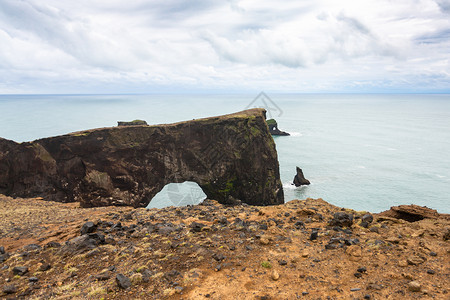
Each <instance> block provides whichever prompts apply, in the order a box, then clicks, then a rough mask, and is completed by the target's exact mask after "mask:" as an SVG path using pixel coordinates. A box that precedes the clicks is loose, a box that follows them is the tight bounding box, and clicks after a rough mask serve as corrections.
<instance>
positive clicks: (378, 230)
mask: <svg viewBox="0 0 450 300" xmlns="http://www.w3.org/2000/svg"><path fill="white" fill-rule="evenodd" d="M369 230H370V232H375V233H380V229H379V228H378V227H377V226H373V227H370V229H369Z"/></svg>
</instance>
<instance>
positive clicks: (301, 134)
mask: <svg viewBox="0 0 450 300" xmlns="http://www.w3.org/2000/svg"><path fill="white" fill-rule="evenodd" d="M289 134H290V135H291V136H303V133H300V132H289Z"/></svg>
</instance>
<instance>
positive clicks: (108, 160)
mask: <svg viewBox="0 0 450 300" xmlns="http://www.w3.org/2000/svg"><path fill="white" fill-rule="evenodd" d="M184 181H194V182H196V183H197V184H198V185H199V186H200V187H201V188H202V190H203V191H204V193H205V194H206V195H207V197H208V198H210V199H216V200H218V201H219V202H221V203H226V202H227V201H228V199H229V197H230V196H232V197H233V198H235V199H239V200H241V201H242V202H244V203H248V204H252V205H272V204H281V203H283V202H284V199H283V198H284V197H283V189H282V185H281V181H280V174H279V165H278V160H277V153H276V149H275V143H274V141H273V139H272V137H271V136H270V133H269V131H268V126H267V124H266V122H265V110H264V109H250V110H246V111H242V112H239V113H235V114H230V115H224V116H219V117H211V118H205V119H198V120H192V121H186V122H180V123H175V124H167V125H156V126H120V127H112V128H101V129H93V130H88V131H83V132H76V133H72V134H67V135H63V136H57V137H52V138H45V139H40V140H36V141H33V142H27V143H20V144H19V143H16V142H14V141H10V140H5V139H1V138H0V193H2V194H5V195H9V196H14V197H36V196H42V197H45V198H46V199H48V200H55V201H62V202H72V201H79V202H80V203H81V205H83V206H85V207H91V206H107V205H131V206H134V207H145V206H147V205H148V203H149V202H150V201H151V199H152V198H153V197H154V196H155V195H156V194H157V193H158V192H159V191H160V190H161V189H162V188H163V187H164V186H165V185H166V184H168V183H180V182H184Z"/></svg>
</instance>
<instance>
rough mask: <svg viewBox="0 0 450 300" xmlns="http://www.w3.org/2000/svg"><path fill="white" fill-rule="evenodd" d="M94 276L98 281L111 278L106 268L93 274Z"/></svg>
mask: <svg viewBox="0 0 450 300" xmlns="http://www.w3.org/2000/svg"><path fill="white" fill-rule="evenodd" d="M94 278H95V279H97V280H98V281H103V280H108V279H110V278H111V274H110V273H109V271H108V270H106V271H104V272H101V273H99V274H97V275H95V276H94Z"/></svg>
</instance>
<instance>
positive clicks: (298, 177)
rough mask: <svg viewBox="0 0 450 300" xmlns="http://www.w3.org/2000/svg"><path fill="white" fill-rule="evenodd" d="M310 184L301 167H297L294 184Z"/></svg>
mask: <svg viewBox="0 0 450 300" xmlns="http://www.w3.org/2000/svg"><path fill="white" fill-rule="evenodd" d="M308 184H311V183H310V182H309V180H308V179H306V178H305V176H304V175H303V171H302V169H300V168H299V167H297V174H296V175H295V176H294V185H295V186H297V187H299V186H301V185H308Z"/></svg>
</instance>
